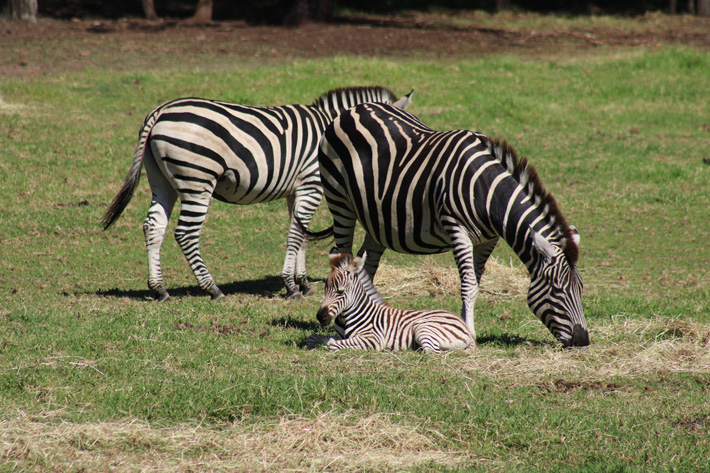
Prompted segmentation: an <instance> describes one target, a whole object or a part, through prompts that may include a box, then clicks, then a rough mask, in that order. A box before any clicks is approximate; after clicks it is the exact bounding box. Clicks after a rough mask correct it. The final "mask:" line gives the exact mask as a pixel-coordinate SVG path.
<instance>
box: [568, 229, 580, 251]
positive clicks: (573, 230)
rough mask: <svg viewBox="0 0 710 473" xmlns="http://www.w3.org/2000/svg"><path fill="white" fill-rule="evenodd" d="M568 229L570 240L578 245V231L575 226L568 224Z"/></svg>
mask: <svg viewBox="0 0 710 473" xmlns="http://www.w3.org/2000/svg"><path fill="white" fill-rule="evenodd" d="M569 231H570V233H572V241H573V242H574V244H575V245H577V246H579V240H580V238H579V232H578V231H577V227H575V226H574V225H570V226H569Z"/></svg>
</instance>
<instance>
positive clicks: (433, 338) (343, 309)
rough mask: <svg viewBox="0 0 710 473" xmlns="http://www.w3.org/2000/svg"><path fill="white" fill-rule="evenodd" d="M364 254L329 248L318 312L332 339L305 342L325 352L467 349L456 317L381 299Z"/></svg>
mask: <svg viewBox="0 0 710 473" xmlns="http://www.w3.org/2000/svg"><path fill="white" fill-rule="evenodd" d="M366 260H367V256H366V255H363V256H362V257H355V258H353V255H352V254H350V253H340V252H339V251H338V250H337V249H336V248H333V250H331V252H330V267H331V272H330V274H329V275H328V279H327V280H326V283H325V297H324V298H323V303H322V304H321V308H320V310H319V311H318V315H317V318H318V322H320V324H321V325H322V326H323V327H327V326H328V325H330V322H331V321H332V320H333V319H335V330H336V331H337V332H338V337H337V338H336V337H328V336H324V335H319V334H315V333H314V334H313V335H311V336H310V337H308V339H307V340H306V345H307V346H309V347H315V346H317V345H321V344H325V345H327V346H328V348H330V349H331V350H342V349H343V348H355V349H359V350H406V349H408V348H413V349H421V350H422V351H423V352H424V353H440V352H441V351H442V350H455V349H464V348H467V347H468V346H469V345H470V344H471V343H473V342H474V340H473V337H472V336H471V334H470V333H469V331H468V327H467V326H466V324H465V323H464V321H463V320H461V318H460V317H459V316H458V315H455V314H452V313H451V312H446V311H444V310H403V309H396V308H394V307H392V306H390V305H388V304H387V303H385V302H384V301H383V300H382V297H381V296H380V295H379V293H378V292H377V291H376V290H375V289H374V286H373V285H372V283H371V281H370V276H369V275H368V274H367V272H366V271H365V270H364V269H363V266H364V264H365V261H366Z"/></svg>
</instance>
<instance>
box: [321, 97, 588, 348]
mask: <svg viewBox="0 0 710 473" xmlns="http://www.w3.org/2000/svg"><path fill="white" fill-rule="evenodd" d="M318 160H319V165H320V172H321V182H322V184H323V190H324V193H325V198H326V202H327V203H328V208H329V209H330V212H331V214H332V216H333V227H332V228H331V229H330V230H329V231H328V230H326V231H325V232H318V233H311V232H308V234H309V237H310V238H314V237H315V238H318V237H319V236H321V237H327V236H329V235H334V236H335V244H336V246H337V248H338V249H339V250H340V251H343V252H352V245H353V232H354V229H355V224H356V223H357V222H359V223H360V224H361V225H362V226H363V228H364V229H365V232H366V235H365V241H364V243H363V246H362V249H361V250H360V254H362V252H363V251H367V254H368V260H367V263H366V264H365V269H366V270H367V272H368V274H369V275H370V277H371V278H372V277H373V276H374V274H375V271H376V270H377V266H378V264H379V260H380V257H381V256H382V253H383V252H384V251H385V249H386V248H390V249H392V250H395V251H398V252H400V253H411V254H433V253H442V252H445V251H453V254H454V259H455V260H456V264H457V266H458V269H459V274H460V277H461V299H462V302H463V307H462V310H461V315H462V318H463V319H464V320H465V321H466V323H467V325H468V328H469V331H470V333H471V334H472V335H473V337H474V338H475V334H476V332H475V329H474V323H473V305H474V302H475V300H476V297H477V295H478V287H479V282H480V279H481V276H482V274H483V269H484V267H485V264H486V261H487V260H488V257H489V256H490V254H491V252H492V251H493V249H494V248H495V246H496V244H497V243H498V240H500V239H503V240H504V241H505V242H507V243H508V245H510V247H511V248H512V249H513V250H514V251H515V253H516V254H517V255H518V257H519V258H520V260H521V261H522V262H523V263H524V264H525V266H526V267H527V269H528V271H529V273H530V288H529V290H528V306H529V307H530V309H531V310H532V312H533V313H534V314H535V315H536V316H537V317H538V318H539V319H540V320H541V321H542V322H543V323H544V324H545V326H546V327H547V328H548V329H549V330H550V332H551V333H552V334H553V335H554V336H555V338H556V339H557V340H559V341H560V342H561V343H562V344H563V345H564V346H586V345H589V333H588V331H587V324H586V320H585V318H584V314H583V312H582V302H581V299H582V278H581V277H580V275H579V273H578V271H577V266H576V265H577V258H578V255H579V233H578V232H577V230H576V229H575V228H574V227H573V226H571V225H568V224H567V222H566V220H565V218H564V217H563V215H562V212H561V211H560V210H559V207H558V206H557V203H556V201H555V199H554V198H553V197H552V195H551V194H550V193H549V192H548V191H547V190H545V188H544V187H543V185H542V182H541V181H540V179H539V178H538V175H537V172H536V171H535V169H534V168H533V166H532V165H531V164H530V163H529V162H528V161H527V160H526V159H524V158H519V157H518V156H517V154H516V153H515V151H514V150H513V148H512V147H511V146H509V145H507V144H506V143H504V142H499V141H495V140H492V139H490V138H488V137H486V136H484V135H481V134H479V133H474V132H471V131H467V130H450V131H435V130H432V129H431V128H429V127H428V126H426V125H424V124H423V123H422V122H421V121H419V119H417V118H416V117H414V116H413V115H411V114H410V113H407V112H405V111H403V110H397V109H395V108H393V107H391V106H388V105H386V104H364V105H358V106H356V107H354V108H352V109H350V110H348V111H346V112H344V113H343V114H341V115H340V116H339V117H338V118H337V119H336V120H335V121H334V122H333V123H331V124H330V125H329V126H328V127H327V128H326V131H325V133H324V135H323V139H322V141H321V146H320V153H319V156H318Z"/></svg>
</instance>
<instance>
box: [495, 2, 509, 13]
mask: <svg viewBox="0 0 710 473" xmlns="http://www.w3.org/2000/svg"><path fill="white" fill-rule="evenodd" d="M509 8H510V0H496V11H497V12H501V11H505V10H508V9H509Z"/></svg>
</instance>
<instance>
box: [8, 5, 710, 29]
mask: <svg viewBox="0 0 710 473" xmlns="http://www.w3.org/2000/svg"><path fill="white" fill-rule="evenodd" d="M0 1H2V0H0ZM4 3H5V7H4V9H3V18H5V19H10V20H25V21H32V22H34V21H36V15H37V13H38V12H39V14H40V15H46V16H52V17H57V18H75V17H100V18H120V17H144V18H148V19H150V20H157V19H158V18H182V19H186V20H189V21H191V22H194V23H206V22H209V21H212V20H213V19H218V20H230V19H241V20H246V21H249V22H251V23H267V24H283V25H297V24H300V23H302V22H304V21H309V20H315V21H328V20H330V19H332V18H333V16H334V13H335V3H336V2H335V0H253V1H250V2H234V1H231V0H140V1H138V0H129V1H127V2H114V1H110V0H4ZM337 4H338V8H339V9H341V10H354V11H365V12H372V13H394V12H397V11H403V10H427V9H431V8H442V9H480V10H488V11H501V10H509V9H512V10H522V11H534V12H541V13H550V12H554V13H563V14H589V13H608V14H642V13H644V12H647V11H665V12H667V13H671V14H676V13H689V14H696V15H701V16H708V15H710V0H626V1H623V2H619V1H618V0H594V1H590V0H338V2H337Z"/></svg>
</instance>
